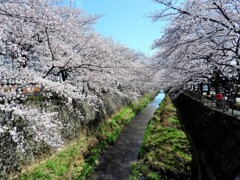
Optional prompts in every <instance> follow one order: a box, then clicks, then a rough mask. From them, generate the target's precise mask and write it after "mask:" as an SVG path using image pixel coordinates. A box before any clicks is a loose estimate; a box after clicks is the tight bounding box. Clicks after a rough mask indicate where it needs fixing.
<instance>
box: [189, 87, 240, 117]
mask: <svg viewBox="0 0 240 180" xmlns="http://www.w3.org/2000/svg"><path fill="white" fill-rule="evenodd" d="M185 93H186V94H188V95H189V96H192V97H193V98H194V99H196V100H198V101H200V102H201V103H203V104H204V105H206V106H208V107H210V108H212V109H214V110H218V111H221V112H223V113H226V114H229V115H232V116H235V117H240V106H238V105H237V104H235V103H233V102H232V101H230V100H226V99H223V100H221V101H217V100H215V98H214V97H209V96H207V95H201V94H197V93H195V92H193V91H185Z"/></svg>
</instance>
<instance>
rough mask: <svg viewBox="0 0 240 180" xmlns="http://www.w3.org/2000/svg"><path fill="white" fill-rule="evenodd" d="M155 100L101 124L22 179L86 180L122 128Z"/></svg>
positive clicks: (131, 107) (142, 101)
mask: <svg viewBox="0 0 240 180" xmlns="http://www.w3.org/2000/svg"><path fill="white" fill-rule="evenodd" d="M152 98H153V96H151V95H150V94H146V95H145V96H143V97H142V98H140V99H139V100H138V101H137V102H135V103H133V104H131V105H129V106H127V107H125V108H123V109H122V110H121V111H120V112H119V113H118V114H116V115H115V116H113V117H112V118H111V119H109V120H108V121H107V122H106V123H103V124H101V125H100V126H99V127H98V128H97V129H96V131H95V132H94V133H93V134H92V135H90V136H88V137H83V138H82V139H80V140H78V141H76V142H74V143H71V144H70V145H68V146H66V148H65V149H64V150H62V151H61V152H59V153H58V154H56V155H54V156H53V157H50V158H49V159H47V160H45V161H43V162H42V163H39V164H37V165H34V166H32V167H30V168H28V169H26V170H25V171H24V172H23V173H22V174H21V176H20V177H19V179H21V180H29V179H47V180H51V179H54V180H55V179H86V178H87V177H88V176H89V175H90V174H91V173H92V172H93V171H94V168H95V166H96V164H97V162H98V159H99V157H100V156H101V154H102V152H103V151H104V149H105V148H106V146H107V145H108V144H110V145H111V144H113V143H114V142H115V141H116V139H117V137H118V136H119V134H120V133H121V131H122V128H123V127H124V126H125V125H127V124H128V123H129V122H130V121H131V119H132V118H133V117H135V115H136V114H137V113H138V112H140V110H141V109H142V108H144V107H145V106H146V105H147V104H148V103H149V102H150V101H151V100H152Z"/></svg>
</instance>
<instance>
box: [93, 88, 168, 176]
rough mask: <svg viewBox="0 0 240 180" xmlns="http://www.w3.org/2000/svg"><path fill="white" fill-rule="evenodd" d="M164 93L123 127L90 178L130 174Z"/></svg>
mask: <svg viewBox="0 0 240 180" xmlns="http://www.w3.org/2000/svg"><path fill="white" fill-rule="evenodd" d="M163 98H164V93H160V94H158V95H157V96H156V97H155V99H154V100H153V101H152V102H151V103H150V104H149V105H148V106H147V107H146V108H144V109H143V110H142V111H141V112H140V113H139V115H137V116H136V117H135V118H134V119H133V120H132V121H131V122H130V124H129V125H128V126H127V127H125V128H124V129H123V132H122V133H121V135H120V136H119V138H118V139H117V142H116V143H115V144H114V145H113V146H110V147H109V148H108V149H107V150H106V151H105V152H104V154H103V156H102V158H101V159H100V163H99V164H98V166H97V168H96V170H95V172H94V173H93V174H92V176H91V177H90V178H89V179H90V180H96V179H97V180H100V179H102V180H124V179H127V178H128V176H129V175H130V169H131V162H133V161H134V160H136V159H137V154H138V151H139V149H140V147H141V144H142V139H143V135H144V131H145V128H146V126H147V124H148V122H149V120H150V119H151V118H152V117H153V115H154V111H155V110H156V109H157V108H158V107H159V104H160V103H161V101H162V99H163Z"/></svg>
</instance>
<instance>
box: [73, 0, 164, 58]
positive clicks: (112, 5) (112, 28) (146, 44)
mask: <svg viewBox="0 0 240 180" xmlns="http://www.w3.org/2000/svg"><path fill="white" fill-rule="evenodd" d="M74 5H75V6H77V7H80V8H81V9H83V10H84V11H85V13H87V14H96V15H103V17H101V18H100V19H99V20H98V22H97V24H96V25H95V28H96V31H97V32H99V33H101V34H102V35H103V36H105V37H111V38H113V39H114V40H115V41H117V42H120V43H122V44H125V45H126V46H127V47H130V48H132V49H136V50H139V51H141V52H144V53H145V54H146V55H152V54H153V52H154V51H153V50H150V46H151V44H152V43H153V40H155V39H158V38H160V37H161V35H162V34H161V32H162V31H163V28H164V26H165V24H166V22H152V20H151V18H148V17H146V15H147V14H149V13H151V12H154V11H155V10H158V9H160V8H161V6H160V5H159V4H157V3H154V2H153V1H152V0H115V1H113V0H75V1H74Z"/></svg>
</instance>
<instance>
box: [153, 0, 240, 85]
mask: <svg viewBox="0 0 240 180" xmlns="http://www.w3.org/2000/svg"><path fill="white" fill-rule="evenodd" d="M156 2H158V3H160V4H162V5H164V6H165V7H166V8H165V9H163V10H162V11H159V12H156V13H153V14H152V17H153V19H154V20H159V19H168V20H171V21H170V24H169V26H168V27H167V28H166V29H165V33H164V36H163V37H162V38H161V39H159V40H156V41H155V43H154V47H155V48H158V49H159V52H158V54H157V55H156V60H157V61H158V62H159V64H161V66H162V67H164V68H166V69H168V71H169V72H173V71H178V72H179V75H178V76H175V79H178V78H179V81H178V84H179V86H177V87H183V86H181V84H182V82H189V81H202V80H203V79H206V80H209V81H210V80H211V82H212V83H213V82H215V81H218V82H220V81H222V82H223V84H224V83H225V84H226V82H233V84H236V83H238V84H239V82H238V81H239V42H240V41H239V37H240V36H239V35H240V34H239V33H240V31H239V27H240V24H239V18H240V15H239V10H240V9H239V7H240V6H239V3H240V2H239V1H237V0H236V1H235V0H234V1H232V0H231V1H230V0H214V1H205V0H200V1H196V0H187V1H184V2H182V3H180V2H178V1H172V0H156ZM170 69H171V70H172V71H170ZM216 78H217V79H219V78H220V79H221V80H217V79H216ZM166 81H169V82H167V83H166V84H171V80H170V79H166ZM223 84H219V85H220V86H221V85H223ZM176 85H177V84H176V81H174V84H172V85H170V86H169V87H171V86H174V87H176ZM232 86H234V85H232Z"/></svg>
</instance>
